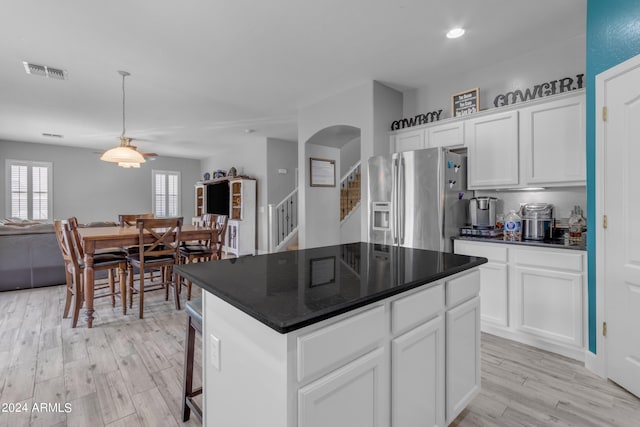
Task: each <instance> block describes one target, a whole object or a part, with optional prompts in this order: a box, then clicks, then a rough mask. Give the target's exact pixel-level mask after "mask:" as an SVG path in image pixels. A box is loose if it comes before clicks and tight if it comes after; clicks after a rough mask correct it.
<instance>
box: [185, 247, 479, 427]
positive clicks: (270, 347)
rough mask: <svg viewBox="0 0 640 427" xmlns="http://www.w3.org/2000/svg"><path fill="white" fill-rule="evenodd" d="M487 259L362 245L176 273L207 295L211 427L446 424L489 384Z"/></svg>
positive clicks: (205, 333) (238, 260) (243, 260)
mask: <svg viewBox="0 0 640 427" xmlns="http://www.w3.org/2000/svg"><path fill="white" fill-rule="evenodd" d="M485 262H487V260H486V259H485V258H480V257H469V256H462V255H454V254H449V253H443V252H435V251H428V250H420V249H411V248H404V247H397V246H388V245H381V244H372V243H364V242H360V243H351V244H342V245H335V246H326V247H319V248H312V249H303V250H297V251H288V252H278V253H272V254H267V255H259V256H249V257H241V258H233V259H225V260H219V261H213V262H206V263H195V264H188V265H181V266H178V267H176V270H177V272H178V273H179V274H180V275H182V276H183V277H184V278H186V279H188V280H191V281H192V282H193V283H195V284H196V285H198V286H200V287H201V288H202V289H203V348H204V351H203V389H204V393H203V399H204V402H203V409H204V425H211V426H214V425H229V426H231V425H237V426H245V425H246V426H253V425H255V426H257V425H259V426H273V427H283V426H286V427H294V426H299V427H308V426H318V427H320V426H329V425H330V426H349V427H359V426H363V427H364V426H367V427H370V426H380V427H382V426H387V425H403V426H413V425H416V426H417V425H420V426H424V425H444V424H448V423H450V422H451V421H453V420H454V419H455V417H456V416H457V415H458V414H459V413H460V412H461V411H462V410H463V409H464V407H465V406H466V405H467V404H468V403H469V402H470V401H471V400H472V399H473V397H475V395H476V394H477V393H478V392H479V390H480V318H479V315H480V311H479V310H480V299H479V290H480V277H479V271H478V268H477V267H478V266H479V265H481V264H483V263H485Z"/></svg>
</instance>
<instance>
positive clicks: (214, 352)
mask: <svg viewBox="0 0 640 427" xmlns="http://www.w3.org/2000/svg"><path fill="white" fill-rule="evenodd" d="M209 338H210V340H209V342H210V343H211V344H209V351H210V359H211V364H212V365H213V367H214V368H216V370H217V371H219V370H220V339H219V338H218V337H216V336H215V335H213V334H211V335H209Z"/></svg>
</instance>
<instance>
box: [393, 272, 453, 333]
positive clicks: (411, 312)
mask: <svg viewBox="0 0 640 427" xmlns="http://www.w3.org/2000/svg"><path fill="white" fill-rule="evenodd" d="M442 309H444V285H443V284H439V285H435V286H433V287H431V288H429V289H425V290H423V291H420V292H416V293H415V294H412V295H409V296H406V297H404V298H400V299H399V300H397V301H393V302H392V303H391V330H392V331H393V333H394V334H397V333H399V332H401V331H404V330H406V329H408V328H410V327H414V326H417V325H419V324H420V323H423V322H426V321H427V320H429V319H431V318H432V317H435V316H436V315H438V313H439V312H440V311H441V310H442Z"/></svg>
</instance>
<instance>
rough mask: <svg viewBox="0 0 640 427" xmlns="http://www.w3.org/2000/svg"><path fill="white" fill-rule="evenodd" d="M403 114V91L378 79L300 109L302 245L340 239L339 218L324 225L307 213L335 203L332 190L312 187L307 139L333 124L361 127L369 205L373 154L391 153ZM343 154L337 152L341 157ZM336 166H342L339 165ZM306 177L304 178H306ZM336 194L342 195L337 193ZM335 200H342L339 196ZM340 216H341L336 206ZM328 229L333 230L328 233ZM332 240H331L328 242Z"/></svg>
mask: <svg viewBox="0 0 640 427" xmlns="http://www.w3.org/2000/svg"><path fill="white" fill-rule="evenodd" d="M401 115H402V94H401V93H399V92H397V91H395V90H393V89H390V88H388V87H386V86H384V85H382V84H380V83H378V82H373V81H371V82H367V83H365V84H362V85H360V86H357V87H354V88H351V89H348V90H345V91H344V92H342V93H339V94H337V95H335V96H333V97H331V98H328V99H325V100H322V101H319V102H317V103H315V104H313V105H309V106H306V107H302V108H300V110H299V111H298V168H299V169H300V177H301V181H302V182H305V183H306V184H305V186H304V187H302V186H301V188H300V230H301V232H300V242H299V243H300V247H301V248H308V247H314V246H318V244H319V243H320V242H323V244H338V243H340V236H339V222H338V221H336V222H335V223H334V224H331V227H330V229H329V230H327V229H321V228H320V227H318V226H317V225H316V224H315V223H313V222H311V221H310V218H309V217H307V216H308V215H310V212H312V211H315V210H317V209H320V210H324V208H323V206H324V205H328V204H329V203H331V200H329V199H328V197H331V194H330V193H322V192H318V191H316V190H317V189H316V188H315V187H314V188H310V187H309V184H308V174H309V170H308V168H309V166H308V164H309V155H308V154H307V153H306V150H305V145H306V142H307V141H308V140H309V138H311V137H312V136H313V135H314V134H315V133H316V132H318V131H320V130H322V129H324V128H327V127H331V126H336V125H349V126H354V127H357V128H360V138H361V139H360V159H361V160H362V164H363V169H362V189H363V191H362V201H361V203H362V206H368V196H367V191H366V188H367V186H368V182H367V169H366V164H367V160H368V159H369V157H371V156H373V155H374V154H382V153H383V152H384V153H388V151H389V134H388V132H389V126H390V125H391V122H392V121H393V120H395V119H398V118H399V117H400V116H401ZM338 158H339V156H336V159H338ZM336 167H338V166H337V165H336ZM302 177H304V180H302ZM335 197H336V198H337V197H338V195H336V196H335ZM335 203H339V200H336V201H335ZM367 212H368V210H367V209H365V208H363V209H361V232H360V235H361V240H364V241H366V239H367V235H368V228H367V227H368V225H367V219H366V218H367ZM336 215H337V218H339V215H338V211H337V209H336ZM327 233H330V234H329V235H327ZM326 242H329V243H326Z"/></svg>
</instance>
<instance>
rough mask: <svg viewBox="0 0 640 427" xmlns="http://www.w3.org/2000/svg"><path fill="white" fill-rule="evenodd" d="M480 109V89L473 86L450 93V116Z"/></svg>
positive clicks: (470, 112) (464, 114) (471, 112)
mask: <svg viewBox="0 0 640 427" xmlns="http://www.w3.org/2000/svg"><path fill="white" fill-rule="evenodd" d="M477 111H480V89H478V88H474V89H469V90H465V91H464V92H458V93H455V94H453V95H451V117H459V116H466V115H467V114H473V113H475V112H477Z"/></svg>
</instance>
